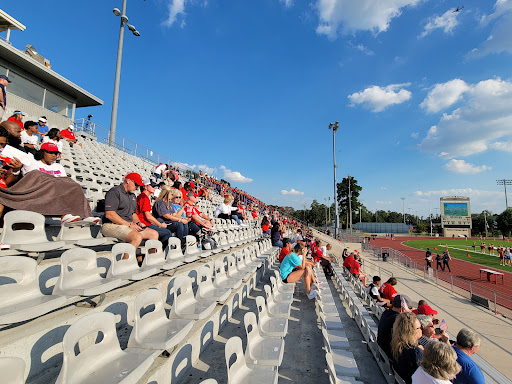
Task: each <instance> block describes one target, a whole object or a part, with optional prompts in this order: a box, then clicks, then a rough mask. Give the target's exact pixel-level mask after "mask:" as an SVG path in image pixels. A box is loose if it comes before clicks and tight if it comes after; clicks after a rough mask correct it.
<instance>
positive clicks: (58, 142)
mask: <svg viewBox="0 0 512 384" xmlns="http://www.w3.org/2000/svg"><path fill="white" fill-rule="evenodd" d="M44 143H52V144H55V145H56V146H57V148H59V152H60V153H62V141H53V140H50V139H49V138H48V136H43V144H44Z"/></svg>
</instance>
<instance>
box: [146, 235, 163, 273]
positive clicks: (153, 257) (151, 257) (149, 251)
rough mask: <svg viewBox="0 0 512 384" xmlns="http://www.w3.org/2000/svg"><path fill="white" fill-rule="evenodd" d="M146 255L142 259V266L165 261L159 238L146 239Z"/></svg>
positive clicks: (159, 263)
mask: <svg viewBox="0 0 512 384" xmlns="http://www.w3.org/2000/svg"><path fill="white" fill-rule="evenodd" d="M145 254H146V256H145V257H144V260H143V261H142V267H143V268H144V267H151V266H155V265H161V264H164V263H165V254H164V251H163V250H162V242H161V241H160V240H146V253H145Z"/></svg>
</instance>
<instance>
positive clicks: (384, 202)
mask: <svg viewBox="0 0 512 384" xmlns="http://www.w3.org/2000/svg"><path fill="white" fill-rule="evenodd" d="M376 203H377V204H386V205H389V204H393V202H392V201H390V200H388V201H381V200H377V201H376Z"/></svg>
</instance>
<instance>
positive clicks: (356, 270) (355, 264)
mask: <svg viewBox="0 0 512 384" xmlns="http://www.w3.org/2000/svg"><path fill="white" fill-rule="evenodd" d="M360 259H361V257H360V256H359V255H355V256H354V260H353V261H352V267H351V268H350V273H352V275H353V276H355V277H358V278H359V280H361V281H362V282H363V284H364V286H365V287H367V285H366V279H367V276H366V273H363V272H361V264H360V263H359V260H360Z"/></svg>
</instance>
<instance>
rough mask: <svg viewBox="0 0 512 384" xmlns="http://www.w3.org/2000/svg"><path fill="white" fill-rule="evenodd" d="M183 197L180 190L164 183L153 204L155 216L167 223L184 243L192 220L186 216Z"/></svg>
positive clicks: (168, 227)
mask: <svg viewBox="0 0 512 384" xmlns="http://www.w3.org/2000/svg"><path fill="white" fill-rule="evenodd" d="M181 197H182V196H181V192H180V191H179V190H177V189H174V188H171V187H169V186H168V185H164V186H163V187H162V191H161V192H160V194H159V195H158V198H157V200H156V201H155V204H154V205H153V216H154V217H155V218H156V219H157V220H158V221H160V222H161V223H165V224H167V229H169V230H170V231H171V232H173V233H175V234H176V237H177V238H178V239H180V240H181V244H182V245H183V244H184V243H185V237H186V236H187V235H188V222H189V221H190V220H189V219H187V217H186V216H184V213H185V209H184V208H183V207H182V206H181V204H180V203H181Z"/></svg>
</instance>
